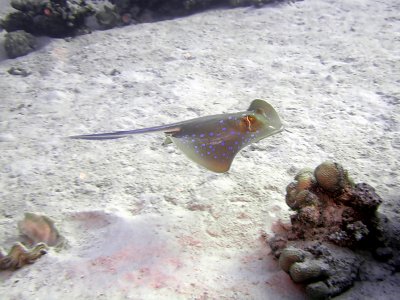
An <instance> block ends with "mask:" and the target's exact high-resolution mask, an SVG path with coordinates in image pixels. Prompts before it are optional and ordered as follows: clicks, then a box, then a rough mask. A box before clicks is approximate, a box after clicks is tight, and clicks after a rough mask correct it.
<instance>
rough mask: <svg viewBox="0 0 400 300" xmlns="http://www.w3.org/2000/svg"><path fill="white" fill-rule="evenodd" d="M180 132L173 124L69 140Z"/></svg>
mask: <svg viewBox="0 0 400 300" xmlns="http://www.w3.org/2000/svg"><path fill="white" fill-rule="evenodd" d="M179 130H180V127H179V126H177V125H176V126H174V125H173V124H169V125H162V126H155V127H150V128H142V129H134V130H127V131H115V132H106V133H95V134H83V135H73V136H70V137H69V138H71V139H80V140H97V141H99V140H113V139H120V138H123V137H127V136H128V135H131V134H140V133H148V132H157V131H162V132H165V133H174V132H177V131H179Z"/></svg>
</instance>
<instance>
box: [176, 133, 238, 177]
mask: <svg viewBox="0 0 400 300" xmlns="http://www.w3.org/2000/svg"><path fill="white" fill-rule="evenodd" d="M170 139H171V140H172V142H173V143H174V144H175V145H176V147H177V148H178V149H179V150H180V151H182V153H184V154H185V155H186V156H187V157H188V158H189V159H190V160H192V161H194V162H195V163H197V164H199V165H201V166H203V167H205V168H207V169H208V170H210V171H213V172H217V173H224V172H226V171H228V170H229V168H230V167H231V164H232V161H233V159H234V158H235V155H236V154H237V153H238V152H239V151H240V149H239V148H238V147H234V146H235V145H234V143H235V142H234V141H226V142H224V141H222V142H221V143H219V144H216V143H213V141H210V142H205V141H204V140H203V139H201V138H192V139H191V140H190V142H188V141H187V140H186V139H185V138H181V137H174V136H171V137H170Z"/></svg>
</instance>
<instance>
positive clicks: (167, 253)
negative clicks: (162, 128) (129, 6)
mask: <svg viewBox="0 0 400 300" xmlns="http://www.w3.org/2000/svg"><path fill="white" fill-rule="evenodd" d="M395 3H396V1H393V0H382V1H372V0H343V1H336V0H306V1H304V2H297V3H294V4H291V5H282V6H275V7H265V8H261V9H253V8H238V9H232V10H218V11H209V12H205V13H201V14H197V15H193V16H191V17H187V18H182V19H176V20H171V21H165V22H158V23H152V24H141V25H137V26H129V27H124V28H116V29H113V30H109V31H97V32H94V33H92V34H90V35H85V36H80V37H77V38H74V39H72V40H71V41H69V42H67V41H66V40H62V39H59V40H57V39H52V40H50V42H49V43H48V44H47V45H46V46H44V47H43V48H42V49H40V50H38V51H36V52H35V53H31V54H29V55H27V56H24V57H20V58H18V59H14V60H5V59H3V60H2V61H1V62H0V76H1V77H0V91H1V94H0V130H1V131H0V152H1V156H0V170H1V173H0V226H1V227H0V228H1V229H0V242H1V245H2V246H3V247H4V248H8V247H9V246H10V245H11V244H12V243H13V242H14V241H16V240H17V238H18V231H17V227H16V225H17V221H18V220H20V219H22V218H23V214H24V213H25V212H39V213H43V214H46V215H47V216H49V217H51V218H52V219H54V220H55V221H56V224H57V227H58V228H59V230H60V232H61V233H62V234H63V236H64V237H65V238H66V240H67V242H68V247H66V248H64V249H61V250H60V251H58V252H57V251H55V250H54V249H53V250H51V251H50V252H49V253H48V254H47V255H45V256H44V257H42V258H41V259H40V260H39V261H37V262H36V263H35V264H34V265H32V266H27V267H24V268H22V269H21V270H19V271H17V272H14V273H11V272H2V273H0V295H1V297H0V298H2V299H67V298H68V299H302V298H303V292H302V290H301V288H299V286H297V285H295V284H293V283H292V282H291V280H290V279H289V277H288V275H286V274H285V273H284V272H283V271H280V270H279V268H278V266H277V264H276V262H275V261H274V260H273V258H272V256H271V255H269V252H270V250H269V248H268V247H267V246H266V245H265V243H264V242H263V240H262V238H261V234H262V232H264V231H265V232H267V233H268V232H271V225H272V224H273V223H274V222H276V221H277V220H278V219H283V220H288V216H289V214H290V212H289V210H288V207H287V206H286V204H285V200H284V198H285V188H286V185H287V184H288V183H289V182H290V181H291V180H292V178H293V176H294V174H295V173H296V172H297V171H298V170H299V169H301V168H303V167H315V166H316V165H318V164H319V163H321V162H322V161H324V160H327V159H331V160H335V161H338V162H340V163H342V164H343V165H344V166H345V168H347V169H348V170H349V171H350V174H351V175H352V177H353V178H354V179H355V181H356V182H361V181H364V182H368V183H370V184H371V185H373V186H374V187H375V188H376V190H377V192H378V193H379V194H380V195H381V196H382V197H383V198H384V199H385V203H384V204H383V205H382V206H381V211H383V212H389V213H390V214H391V215H393V216H394V217H397V218H398V216H399V201H398V199H399V196H398V195H399V192H400V188H399V184H400V179H399V172H398V170H399V157H400V155H399V154H400V132H399V123H400V114H399V104H400V93H399V84H400V63H399V61H400V51H399V49H400V19H399V15H400V6H399V4H395ZM11 67H22V68H25V69H26V70H29V71H30V72H31V73H32V74H31V75H30V76H28V77H19V76H12V75H10V74H8V73H7V70H8V69H9V68H11ZM114 69H116V70H118V71H119V72H120V74H119V75H115V76H112V75H110V73H111V72H112V71H113V70H114ZM254 98H263V99H266V100H267V101H269V102H270V103H271V104H273V105H274V107H276V109H277V110H278V112H279V113H280V115H281V117H282V119H283V121H284V123H285V126H286V128H287V129H288V131H285V132H283V133H281V134H279V135H275V136H272V137H270V138H267V139H265V140H262V141H261V142H259V143H257V144H254V145H252V146H249V147H247V148H245V149H244V150H243V151H242V152H241V153H240V154H239V155H238V156H237V158H236V159H235V161H234V163H233V165H232V168H231V170H230V171H229V172H228V173H226V174H214V173H211V172H209V171H206V170H204V169H202V168H200V167H197V166H196V165H195V164H193V163H191V162H190V161H189V160H188V159H187V158H186V157H184V155H183V154H181V153H180V152H179V151H178V150H177V149H176V148H174V146H172V145H169V146H167V147H162V146H161V145H160V144H161V143H162V141H163V136H162V134H157V133H156V134H148V135H137V136H132V137H131V138H128V139H121V140H115V141H106V142H92V141H78V140H69V139H64V137H65V136H68V135H73V134H84V133H94V132H103V131H110V130H124V129H133V128H141V127H148V126H153V125H160V124H167V123H172V122H177V121H181V120H186V119H190V118H194V117H199V116H205V115H209V114H215V113H223V112H235V111H240V110H243V109H246V108H247V106H248V105H249V103H250V102H251V100H252V99H254ZM399 281H400V280H399V278H398V276H397V277H390V278H387V279H386V280H384V281H382V282H380V283H379V284H377V283H376V282H371V283H368V286H369V287H376V288H370V290H371V291H368V296H371V297H372V298H373V299H397V297H398V293H399V292H400V287H399ZM393 282H394V283H393ZM359 286H361V288H360V287H359ZM357 287H359V288H358V290H357ZM363 291H365V289H363V288H362V285H357V286H356V288H355V289H354V290H353V292H352V293H353V296H348V298H349V299H350V298H352V299H356V298H354V295H358V296H359V297H364V296H362V295H363V294H362V293H363ZM384 292H386V293H384ZM357 293H358V294H357ZM382 295H383V296H384V298H382V297H381V296H382ZM345 298H346V296H343V299H345ZM358 299H360V298H358Z"/></svg>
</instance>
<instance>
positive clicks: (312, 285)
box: [268, 161, 400, 299]
mask: <svg viewBox="0 0 400 300" xmlns="http://www.w3.org/2000/svg"><path fill="white" fill-rule="evenodd" d="M286 191H287V194H286V203H287V204H288V206H289V207H290V208H291V209H293V210H294V211H295V214H293V215H292V216H291V218H290V221H291V225H290V226H286V227H285V228H283V230H281V232H279V233H277V234H276V235H275V236H274V237H272V238H271V239H269V241H268V242H269V244H270V247H271V249H272V252H273V254H274V255H275V256H276V257H278V258H279V265H280V266H281V268H282V270H284V271H285V272H287V273H288V274H289V275H290V277H291V278H292V280H293V281H294V282H296V283H302V284H305V285H306V292H307V295H308V297H309V298H311V299H329V298H330V297H333V296H336V295H338V294H340V293H342V292H343V291H345V290H346V289H348V288H350V287H351V286H352V285H353V283H354V281H355V280H362V278H363V277H365V276H366V277H368V276H369V275H368V274H367V271H363V269H368V268H365V265H369V264H370V262H371V261H383V262H384V263H380V267H381V268H383V269H387V270H389V274H390V272H398V270H399V265H400V263H399V261H400V258H399V257H400V256H399V255H398V251H396V253H397V255H394V251H393V249H392V248H391V247H393V246H394V244H393V243H391V242H390V240H391V239H393V238H391V237H388V234H387V232H390V231H393V230H388V229H387V226H388V223H389V222H388V219H387V218H385V217H384V216H383V215H381V214H379V213H378V212H377V209H378V206H379V205H380V204H381V203H382V199H381V197H380V196H379V195H378V194H377V193H376V192H375V190H374V188H373V187H371V186H370V185H368V184H366V183H358V184H354V183H353V181H352V180H351V179H350V178H349V176H348V172H347V171H346V170H345V169H344V168H343V167H342V166H341V165H340V164H338V163H335V162H330V161H327V162H324V163H322V164H320V165H319V166H318V167H317V168H316V169H315V170H311V169H304V170H301V171H300V172H299V173H298V174H297V175H296V176H295V181H293V182H292V183H290V184H289V185H288V186H287V188H286ZM392 228H396V227H395V226H394V225H392ZM390 246H391V247H390ZM395 247H397V245H396V246H395ZM365 250H368V251H369V252H365ZM365 253H367V254H365ZM368 253H369V254H368ZM374 258H375V259H376V260H374Z"/></svg>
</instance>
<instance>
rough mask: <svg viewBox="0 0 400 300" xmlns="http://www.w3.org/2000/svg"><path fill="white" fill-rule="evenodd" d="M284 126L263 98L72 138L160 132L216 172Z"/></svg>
mask: <svg viewBox="0 0 400 300" xmlns="http://www.w3.org/2000/svg"><path fill="white" fill-rule="evenodd" d="M282 129H283V126H282V123H281V120H280V118H279V116H278V114H277V112H276V111H275V109H274V108H273V107H272V106H271V105H270V104H268V103H267V102H265V101H263V100H259V99H257V100H254V101H253V102H252V103H251V105H250V107H249V109H248V110H246V111H243V112H238V113H231V114H220V115H212V116H206V117H201V118H196V119H192V120H187V121H183V122H179V123H173V124H169V125H163V126H156V127H150V128H143V129H136V130H129V131H117V132H110V133H100V134H89V135H78V136H72V137H71V138H74V139H87V140H107V139H116V138H122V137H126V136H128V135H130V134H138V133H147V132H154V131H162V132H164V133H165V134H166V135H167V138H166V140H165V142H164V144H168V143H171V142H172V143H174V144H175V145H176V146H177V147H178V149H180V150H181V151H182V152H183V153H184V154H185V155H186V156H187V157H188V158H190V159H191V160H192V161H194V162H196V163H198V164H199V165H201V166H203V167H205V168H207V169H209V170H211V171H214V172H218V173H223V172H226V171H228V170H229V168H230V166H231V164H232V161H233V159H234V157H235V155H236V154H237V153H238V152H239V151H240V150H241V149H242V148H244V147H246V146H247V145H249V144H251V143H254V142H257V141H259V140H261V139H263V138H265V137H267V136H270V135H273V134H275V133H278V132H280V131H281V130H282Z"/></svg>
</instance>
